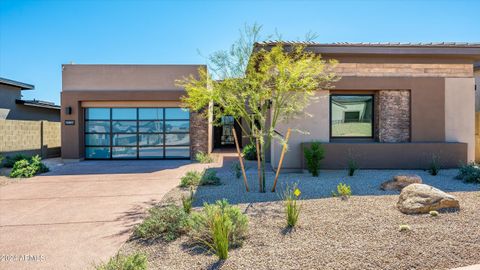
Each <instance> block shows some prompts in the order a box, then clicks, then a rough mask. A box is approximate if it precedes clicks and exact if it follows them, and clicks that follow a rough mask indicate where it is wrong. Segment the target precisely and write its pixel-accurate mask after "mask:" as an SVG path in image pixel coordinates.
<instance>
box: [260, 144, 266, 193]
mask: <svg viewBox="0 0 480 270" xmlns="http://www.w3.org/2000/svg"><path fill="white" fill-rule="evenodd" d="M263 144H265V143H263ZM260 148H261V152H262V190H261V191H260V192H263V193H264V192H265V191H266V188H265V145H260Z"/></svg>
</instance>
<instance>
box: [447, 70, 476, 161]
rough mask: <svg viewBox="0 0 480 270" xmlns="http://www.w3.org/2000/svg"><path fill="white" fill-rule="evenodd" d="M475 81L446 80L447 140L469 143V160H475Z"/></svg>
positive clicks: (461, 79)
mask: <svg viewBox="0 0 480 270" xmlns="http://www.w3.org/2000/svg"><path fill="white" fill-rule="evenodd" d="M474 84H475V81H474V79H473V78H445V140H446V141H447V142H465V143H468V160H469V161H473V160H474V159H475V90H474Z"/></svg>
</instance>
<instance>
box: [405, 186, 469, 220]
mask: <svg viewBox="0 0 480 270" xmlns="http://www.w3.org/2000/svg"><path fill="white" fill-rule="evenodd" d="M397 207H398V209H399V210H400V212H402V213H404V214H423V213H428V212H430V211H432V210H441V209H459V208H460V204H459V202H458V200H457V199H456V198H455V197H454V196H452V195H450V194H447V193H445V192H443V191H441V190H439V189H437V188H434V187H432V186H429V185H425V184H411V185H409V186H407V187H405V188H404V189H402V192H401V193H400V197H399V198H398V202H397Z"/></svg>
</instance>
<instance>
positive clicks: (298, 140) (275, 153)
mask: <svg viewBox="0 0 480 270" xmlns="http://www.w3.org/2000/svg"><path fill="white" fill-rule="evenodd" d="M329 95H330V92H329V91H325V90H323V91H318V92H317V93H316V98H317V100H315V101H314V102H313V103H311V104H310V105H309V106H308V107H307V108H306V109H305V112H306V113H304V114H303V115H301V116H299V117H297V118H295V119H293V120H291V121H289V122H284V123H279V124H277V127H276V130H277V131H278V132H280V133H281V134H283V135H286V133H287V130H288V128H291V129H292V133H291V135H290V139H289V141H288V146H289V147H288V152H287V154H286V155H285V159H284V161H283V166H282V168H283V169H298V168H300V167H301V166H302V159H301V158H299V157H302V156H303V150H302V147H301V144H302V143H304V142H311V141H320V142H328V141H329V138H330V126H329V118H330V112H329V109H328V108H329V100H330V99H329ZM308 114H310V115H312V116H308ZM297 130H299V131H302V132H304V133H300V132H299V131H297ZM282 147H283V146H282V145H281V144H280V142H279V141H275V142H273V143H272V147H271V151H270V152H271V164H272V167H273V168H277V165H278V161H279V158H280V154H281V152H282Z"/></svg>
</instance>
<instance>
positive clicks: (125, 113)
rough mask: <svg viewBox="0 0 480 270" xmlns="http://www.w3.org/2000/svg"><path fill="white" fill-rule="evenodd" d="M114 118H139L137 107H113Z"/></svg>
mask: <svg viewBox="0 0 480 270" xmlns="http://www.w3.org/2000/svg"><path fill="white" fill-rule="evenodd" d="M112 120H137V109H136V108H113V109H112Z"/></svg>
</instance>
